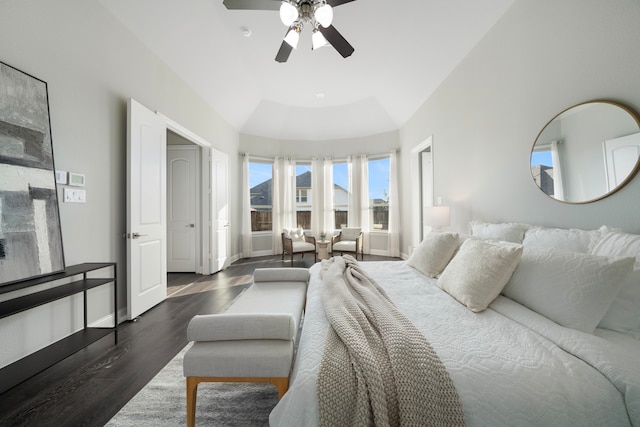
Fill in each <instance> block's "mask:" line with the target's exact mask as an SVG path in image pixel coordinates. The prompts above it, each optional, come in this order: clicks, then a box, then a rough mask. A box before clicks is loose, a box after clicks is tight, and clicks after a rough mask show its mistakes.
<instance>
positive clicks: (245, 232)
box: [242, 154, 253, 258]
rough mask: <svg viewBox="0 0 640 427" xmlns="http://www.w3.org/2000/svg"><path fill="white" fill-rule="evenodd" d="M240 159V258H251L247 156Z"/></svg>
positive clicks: (249, 189)
mask: <svg viewBox="0 0 640 427" xmlns="http://www.w3.org/2000/svg"><path fill="white" fill-rule="evenodd" d="M242 156H243V159H242V256H243V257H244V258H249V257H251V254H252V253H253V243H252V240H253V239H252V234H251V188H250V184H249V155H248V154H243V155H242Z"/></svg>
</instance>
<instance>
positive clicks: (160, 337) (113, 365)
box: [0, 255, 393, 427]
mask: <svg viewBox="0 0 640 427" xmlns="http://www.w3.org/2000/svg"><path fill="white" fill-rule="evenodd" d="M380 259H393V258H386V257H378V256H368V255H365V260H380ZM312 264H313V258H312V257H309V256H308V255H307V256H305V257H304V259H301V258H300V257H299V256H296V257H295V260H294V262H293V266H295V267H310V266H311V265H312ZM290 265H291V263H290V262H289V261H282V260H281V258H280V256H270V257H260V258H249V259H242V260H240V261H238V262H236V263H234V264H232V265H231V266H230V267H229V268H227V269H226V270H224V271H221V272H219V273H216V274H214V275H210V276H200V275H193V274H183V273H175V274H170V275H169V290H168V294H169V295H170V298H167V299H166V300H165V301H164V302H162V303H161V304H159V305H157V306H156V307H154V308H152V309H151V310H149V311H147V312H146V313H144V314H143V315H142V316H140V318H139V320H137V321H135V322H125V323H123V324H121V325H120V327H119V329H118V335H119V337H118V340H119V342H118V345H117V346H114V345H113V344H114V343H113V336H112V335H109V336H107V337H105V338H103V339H101V340H99V341H97V342H95V343H94V344H92V345H90V346H88V347H87V348H85V349H83V350H81V351H79V352H77V353H75V354H74V355H72V356H69V357H67V358H66V359H64V360H62V361H61V362H59V363H57V364H55V365H53V366H52V367H50V368H48V369H46V370H44V371H43V372H41V373H39V374H37V375H35V376H34V377H32V378H30V379H29V380H27V381H25V382H23V383H21V384H19V385H17V386H15V387H14V388H12V389H10V390H8V391H6V392H5V393H2V394H0V426H2V427H6V426H103V425H104V424H105V423H106V422H108V421H109V420H110V419H111V418H112V417H113V416H114V415H115V414H116V413H117V412H118V411H119V410H120V409H121V408H122V407H123V406H124V405H125V404H126V403H127V402H128V401H129V400H130V399H131V398H133V396H135V395H136V393H138V391H140V390H141V389H142V388H143V387H144V386H145V385H146V384H147V383H148V382H149V381H150V380H151V379H152V378H153V377H154V376H155V375H156V374H157V373H158V372H159V371H160V370H161V369H162V368H163V367H164V366H165V365H166V364H167V363H168V362H169V361H170V360H171V359H172V358H173V357H174V356H175V355H176V354H178V352H179V351H180V350H181V349H182V348H184V346H185V345H187V337H186V329H187V325H188V323H189V321H190V320H191V318H192V317H193V316H194V315H196V314H210V313H218V312H220V311H221V310H223V309H225V308H226V307H227V306H228V304H229V303H230V302H231V301H233V299H234V298H235V297H236V296H237V295H238V294H240V292H242V290H243V289H245V288H247V287H248V286H249V285H250V284H251V282H252V275H253V271H254V269H255V268H263V267H282V266H290ZM194 279H195V280H196V282H195V283H193V280H194Z"/></svg>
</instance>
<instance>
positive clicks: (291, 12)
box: [280, 1, 298, 27]
mask: <svg viewBox="0 0 640 427" xmlns="http://www.w3.org/2000/svg"><path fill="white" fill-rule="evenodd" d="M296 19H298V8H296V7H295V6H294V5H292V4H291V3H289V2H286V1H283V2H282V4H281V5H280V20H281V21H282V23H283V24H284V25H285V26H287V27H290V26H291V24H293V23H294V22H295V20H296Z"/></svg>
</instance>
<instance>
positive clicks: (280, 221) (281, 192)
mask: <svg viewBox="0 0 640 427" xmlns="http://www.w3.org/2000/svg"><path fill="white" fill-rule="evenodd" d="M272 191H273V198H272V200H273V206H272V223H273V237H272V245H271V246H272V249H273V253H274V254H281V253H282V236H281V234H282V229H283V228H285V227H286V228H294V227H296V226H297V224H296V161H295V159H292V158H279V157H277V156H276V157H275V158H274V159H273V190H272Z"/></svg>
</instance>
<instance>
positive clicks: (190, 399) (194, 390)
mask: <svg viewBox="0 0 640 427" xmlns="http://www.w3.org/2000/svg"><path fill="white" fill-rule="evenodd" d="M201 382H219V383H238V382H242V383H271V384H273V385H274V386H276V389H277V390H278V400H280V399H282V396H284V394H285V393H286V392H287V390H289V377H279V378H261V377H260V378H258V377H256V378H249V377H248V378H243V377H187V427H195V425H196V397H197V394H198V384H200V383H201Z"/></svg>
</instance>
